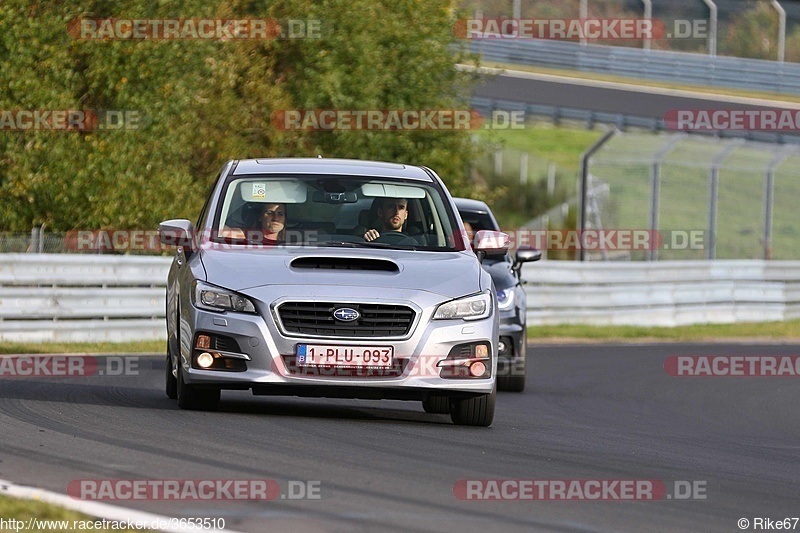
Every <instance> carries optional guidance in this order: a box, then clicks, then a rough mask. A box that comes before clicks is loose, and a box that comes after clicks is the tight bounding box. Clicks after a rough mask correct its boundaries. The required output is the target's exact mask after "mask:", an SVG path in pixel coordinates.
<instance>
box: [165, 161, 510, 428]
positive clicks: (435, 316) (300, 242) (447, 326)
mask: <svg viewBox="0 0 800 533" xmlns="http://www.w3.org/2000/svg"><path fill="white" fill-rule="evenodd" d="M159 235H160V240H161V242H162V243H164V244H173V245H177V249H176V254H175V259H174V260H173V263H172V266H171V268H170V271H169V278H168V286H167V309H166V313H167V319H166V321H167V334H168V342H167V361H166V363H167V364H166V392H167V396H169V397H170V398H172V399H177V400H178V405H179V406H180V407H181V408H184V409H200V410H215V409H216V408H217V407H218V405H219V402H220V390H222V389H229V390H248V389H249V390H252V392H253V394H256V395H290V396H307V397H326V398H367V399H397V400H418V401H422V405H423V408H424V409H425V411H426V412H429V413H443V414H446V413H449V414H450V417H451V419H452V421H453V423H455V424H461V425H474V426H488V425H490V424H491V423H492V419H493V418H494V409H495V396H496V386H495V382H496V372H497V344H498V338H499V333H498V331H499V330H498V312H497V296H496V293H495V290H494V287H493V285H492V280H491V277H490V276H489V274H488V273H487V272H486V271H485V270H484V269H482V268H481V264H480V261H479V257H482V256H484V255H487V254H488V255H498V254H499V256H501V257H502V255H503V254H505V252H506V251H507V249H508V245H509V239H508V236H507V235H506V234H504V233H500V232H495V231H482V232H478V234H477V235H475V237H474V241H473V242H472V245H473V247H472V249H471V247H470V243H469V242H468V241H467V236H466V232H465V231H464V226H463V224H462V222H461V219H460V217H459V216H458V214H457V212H456V209H455V205H454V204H453V200H452V198H451V197H450V194H449V193H448V191H447V188H446V187H445V186H444V184H443V183H442V181H441V179H440V178H439V177H438V176H437V175H436V174H435V173H434V172H433V171H432V170H430V169H428V168H425V167H415V166H408V165H402V164H392V163H380V162H369V161H357V160H341V159H322V158H318V159H253V160H240V161H230V162H228V163H227V164H226V165H225V166H224V167H223V169H222V171H221V172H220V174H219V176H218V178H217V180H216V182H215V184H214V187H213V191H212V192H211V194H210V196H209V198H208V200H207V201H206V204H205V206H204V207H203V209H202V212H201V214H200V217H199V219H198V221H197V224H196V225H193V224H192V223H191V222H190V221H188V220H183V219H177V220H168V221H165V222H162V223H161V224H160V225H159ZM473 250H474V251H473ZM476 254H477V255H476Z"/></svg>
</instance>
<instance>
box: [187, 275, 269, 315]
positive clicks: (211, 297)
mask: <svg viewBox="0 0 800 533" xmlns="http://www.w3.org/2000/svg"><path fill="white" fill-rule="evenodd" d="M193 300H194V301H193V302H192V303H193V304H194V305H195V306H196V307H199V308H200V309H207V310H209V311H238V312H240V313H255V312H256V306H255V305H253V302H251V301H250V300H248V299H247V298H245V297H244V296H242V295H240V294H236V293H235V292H232V291H228V290H225V289H222V288H220V287H215V286H213V285H208V284H207V283H203V282H201V281H197V282H195V286H194V299H193Z"/></svg>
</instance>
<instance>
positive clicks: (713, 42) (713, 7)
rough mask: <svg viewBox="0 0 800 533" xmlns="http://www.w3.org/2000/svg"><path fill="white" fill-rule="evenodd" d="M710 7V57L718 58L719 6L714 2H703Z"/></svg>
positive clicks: (709, 0)
mask: <svg viewBox="0 0 800 533" xmlns="http://www.w3.org/2000/svg"><path fill="white" fill-rule="evenodd" d="M703 2H704V3H705V4H706V5H707V6H708V11H709V13H708V55H710V56H711V57H716V56H717V4H715V3H714V1H713V0H703Z"/></svg>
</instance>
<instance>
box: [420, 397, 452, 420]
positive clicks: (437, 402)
mask: <svg viewBox="0 0 800 533" xmlns="http://www.w3.org/2000/svg"><path fill="white" fill-rule="evenodd" d="M422 408H423V409H425V412H426V413H433V414H439V415H446V414H448V413H449V412H450V398H448V397H447V396H436V395H433V394H431V395H430V396H428V398H427V399H426V400H422Z"/></svg>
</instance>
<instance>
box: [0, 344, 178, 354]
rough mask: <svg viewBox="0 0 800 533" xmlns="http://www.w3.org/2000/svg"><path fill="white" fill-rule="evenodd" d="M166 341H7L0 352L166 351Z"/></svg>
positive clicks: (117, 352) (113, 352) (1, 345)
mask: <svg viewBox="0 0 800 533" xmlns="http://www.w3.org/2000/svg"><path fill="white" fill-rule="evenodd" d="M166 350H167V343H166V341H137V342H96V343H90V342H54V343H50V342H9V343H3V344H0V354H18V353H19V354H23V353H24V354H37V353H109V354H126V353H156V354H165V353H167V351H166Z"/></svg>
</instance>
